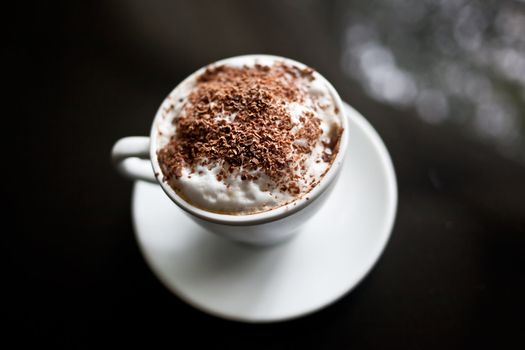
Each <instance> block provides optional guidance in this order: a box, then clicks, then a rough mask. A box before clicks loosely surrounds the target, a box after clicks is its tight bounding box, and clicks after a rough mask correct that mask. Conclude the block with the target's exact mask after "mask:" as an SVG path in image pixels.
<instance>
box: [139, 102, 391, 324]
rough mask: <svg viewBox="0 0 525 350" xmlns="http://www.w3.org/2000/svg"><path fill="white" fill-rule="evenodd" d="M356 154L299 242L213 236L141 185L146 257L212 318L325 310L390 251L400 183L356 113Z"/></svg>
mask: <svg viewBox="0 0 525 350" xmlns="http://www.w3.org/2000/svg"><path fill="white" fill-rule="evenodd" d="M347 114H348V117H349V119H350V124H349V125H350V139H349V145H348V156H347V159H345V164H344V167H343V169H342V172H341V175H340V178H339V179H338V183H337V185H336V187H335V188H334V191H333V192H332V193H331V195H330V198H328V200H327V202H326V204H325V205H324V207H323V208H321V210H320V211H319V212H318V213H317V214H316V216H315V217H314V218H312V219H311V221H310V222H309V223H308V224H307V227H305V228H304V229H303V230H302V231H301V232H300V233H299V234H298V235H297V236H295V237H294V238H293V239H292V240H290V241H288V242H285V243H283V244H281V245H277V246H273V247H269V248H254V247H250V246H244V245H240V244H237V243H233V242H230V241H228V240H226V239H224V238H222V237H219V236H216V235H213V234H211V233H208V232H205V231H204V230H203V229H201V228H200V227H199V226H197V225H196V224H195V223H193V221H191V220H190V219H189V218H188V217H187V216H186V214H184V213H183V212H182V210H180V209H179V208H177V206H176V205H175V204H174V203H172V202H171V200H170V199H169V198H168V197H167V196H166V195H165V194H164V192H162V190H161V189H160V187H159V186H157V185H153V184H149V183H145V182H137V183H136V184H135V187H134V190H133V203H132V214H133V221H134V227H135V232H136V234H137V240H138V243H139V245H140V247H141V249H142V252H143V254H144V256H145V258H146V260H147V262H148V263H149V265H150V267H151V269H152V270H153V271H154V273H155V274H156V275H157V277H158V278H159V279H160V280H161V281H162V282H163V283H164V284H165V285H166V287H168V288H169V289H170V290H171V291H173V293H175V294H176V295H177V296H179V297H180V298H181V299H183V300H185V301H186V302H188V303H189V304H191V305H193V306H194V307H196V308H198V309H200V310H202V311H205V312H207V313H210V314H213V315H216V316H219V317H222V318H227V319H232V320H237V321H244V322H271V321H282V320H287V319H291V318H296V317H299V316H303V315H306V314H309V313H312V312H314V311H317V310H319V309H321V308H323V307H325V306H327V305H329V304H331V303H333V302H334V301H336V300H337V299H339V298H341V297H342V296H343V295H345V294H346V293H347V292H348V291H350V290H351V289H352V288H353V287H354V286H355V285H356V284H357V283H358V282H359V281H361V279H362V278H363V277H364V276H365V275H366V274H367V273H368V271H370V269H371V268H372V266H373V265H374V264H375V262H376V261H377V259H378V258H379V256H380V255H381V253H382V251H383V249H384V247H385V245H386V243H387V241H388V238H389V237H390V232H391V230H392V226H393V223H394V217H395V213H396V206H397V186H396V179H395V174H394V169H393V167H392V162H391V160H390V156H389V154H388V152H387V150H386V148H385V146H384V144H383V142H382V141H381V139H380V138H379V136H378V134H377V133H376V132H375V130H374V129H373V128H372V126H370V124H369V123H368V122H367V121H366V120H365V119H364V118H363V117H362V116H361V115H360V114H359V113H358V112H356V111H355V110H354V109H352V108H350V107H348V108H347Z"/></svg>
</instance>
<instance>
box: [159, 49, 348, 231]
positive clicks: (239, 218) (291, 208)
mask: <svg viewBox="0 0 525 350" xmlns="http://www.w3.org/2000/svg"><path fill="white" fill-rule="evenodd" d="M257 58H259V59H262V60H270V61H274V62H275V61H284V62H286V63H289V64H292V65H295V66H298V67H300V68H307V66H306V65H305V64H303V63H301V62H298V61H295V60H293V59H290V58H286V57H282V56H276V55H266V54H251V55H241V56H233V57H229V58H225V59H221V60H219V61H216V62H213V63H211V64H207V65H206V66H204V67H201V68H200V69H198V70H196V71H195V72H193V73H192V74H190V75H189V76H188V77H186V78H185V79H184V80H183V81H181V82H180V83H179V84H177V86H175V88H174V89H173V90H172V91H171V92H170V93H169V94H168V96H166V98H165V99H164V100H163V101H162V103H161V104H160V107H159V109H158V110H157V113H156V114H155V118H154V119H153V123H152V127H151V132H150V159H151V163H152V167H153V171H154V173H155V177H156V179H157V182H158V183H159V184H160V186H161V188H162V190H163V191H164V192H165V193H166V194H167V195H168V197H169V198H170V199H171V200H172V201H173V202H174V203H175V204H176V205H177V206H179V207H180V208H181V209H183V210H184V211H185V212H187V213H189V214H191V215H193V216H195V217H197V218H200V219H202V220H205V221H208V222H212V223H216V224H223V225H231V226H241V225H242V226H244V225H259V224H264V223H268V222H272V221H276V220H279V219H282V218H285V217H287V216H290V215H292V214H294V213H296V212H298V211H301V210H302V209H304V208H306V207H307V206H308V205H310V204H311V203H313V202H315V200H316V199H318V198H319V197H320V196H321V194H322V193H324V192H325V191H326V189H327V188H328V187H329V185H330V183H332V181H334V179H335V177H336V175H337V173H338V171H339V169H340V168H341V165H342V163H343V160H344V156H345V154H346V150H347V146H348V135H349V130H348V119H347V116H346V114H345V109H344V105H343V102H342V100H341V97H340V96H339V94H338V93H337V91H336V89H335V88H334V87H333V86H332V84H331V83H330V82H329V81H328V80H327V79H326V78H325V77H323V76H322V75H321V74H320V73H319V72H317V71H315V70H314V72H313V74H314V76H315V77H316V78H318V79H321V80H322V81H323V82H324V83H325V84H326V86H327V88H328V90H329V91H330V94H331V95H332V97H333V99H334V101H335V104H336V108H338V110H339V113H340V114H341V124H342V127H343V132H342V134H341V140H340V143H339V150H338V152H337V155H336V157H335V159H334V160H333V162H332V165H331V166H330V168H329V169H328V171H327V172H326V173H325V174H324V176H323V177H322V178H321V180H320V181H319V183H318V184H317V185H316V186H315V187H314V188H313V189H312V190H310V192H308V193H306V194H305V195H303V196H302V197H301V198H298V199H296V200H294V201H292V202H290V203H288V204H284V205H281V206H279V207H276V208H273V209H269V210H266V211H263V212H259V213H254V214H239V215H234V214H221V213H215V212H211V211H207V210H204V209H201V208H198V207H196V206H194V205H192V204H190V203H188V202H187V201H186V200H184V199H183V198H182V197H180V196H179V195H178V194H177V193H176V192H175V190H173V188H171V186H170V185H169V184H168V183H166V182H165V181H163V180H162V177H163V175H162V170H161V168H160V165H159V163H158V159H157V136H158V132H157V125H158V123H159V120H160V118H161V117H162V114H163V113H162V109H163V106H164V104H165V103H166V101H167V100H168V99H169V97H170V96H172V95H175V93H176V92H177V91H178V90H179V89H180V88H181V86H184V85H185V84H188V83H189V82H190V81H191V80H193V79H194V78H195V77H196V76H198V75H200V74H202V73H203V72H204V71H205V70H206V68H208V67H212V66H217V65H223V64H228V63H231V62H232V61H235V60H245V59H248V60H255V59H257Z"/></svg>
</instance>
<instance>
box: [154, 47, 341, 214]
mask: <svg viewBox="0 0 525 350" xmlns="http://www.w3.org/2000/svg"><path fill="white" fill-rule="evenodd" d="M276 61H278V60H275V59H270V58H268V57H263V58H259V57H257V58H253V57H243V58H242V59H239V58H237V59H236V60H235V61H228V63H227V65H229V66H238V67H241V66H244V65H246V66H253V65H255V64H263V65H272V64H273V63H275V62H276ZM313 77H314V78H315V79H314V80H313V81H307V80H306V79H304V82H305V83H307V94H306V96H305V98H304V102H303V103H300V104H299V103H297V102H293V103H288V104H287V105H286V106H285V107H286V108H287V110H288V112H289V114H290V116H291V119H292V123H293V124H295V125H294V128H293V129H292V133H293V132H295V131H296V130H297V129H298V128H299V126H298V125H299V124H300V123H301V122H300V119H299V118H300V116H301V115H302V114H303V113H304V112H311V113H313V114H314V115H316V116H317V117H318V118H319V119H320V121H321V123H320V128H321V130H322V135H321V137H320V138H319V140H318V141H317V143H316V145H315V147H314V149H313V150H312V152H311V153H310V154H307V155H306V158H305V163H304V164H305V168H306V175H304V174H302V175H301V178H300V179H299V180H297V185H298V187H299V189H300V193H299V195H292V194H290V193H289V192H287V191H281V190H280V189H279V188H278V187H277V186H276V185H275V184H273V183H272V181H271V179H270V178H269V177H268V176H267V175H266V174H265V173H264V172H263V171H262V170H255V171H251V172H250V174H251V175H255V176H256V177H257V179H255V180H253V179H250V180H242V179H241V178H240V175H236V176H234V175H229V176H228V177H227V178H225V179H222V180H218V179H217V174H218V172H219V170H220V167H219V165H217V166H215V167H211V169H210V168H209V167H206V166H197V167H196V168H195V170H194V171H192V170H191V169H190V168H189V167H188V168H184V169H183V170H182V176H181V177H179V178H178V179H175V178H172V179H171V180H170V183H169V184H170V186H171V187H172V188H174V189H175V190H176V191H177V192H178V193H179V195H181V197H183V198H184V199H186V200H187V201H188V202H189V203H191V204H193V205H195V206H197V207H200V208H201V209H204V210H209V211H213V212H223V213H230V214H249V213H255V212H260V211H265V210H268V209H272V208H275V207H279V206H281V205H284V204H287V203H290V202H292V201H294V200H296V199H297V198H299V197H301V196H303V195H305V194H307V192H308V191H309V190H310V188H311V184H312V183H314V184H315V183H317V182H318V181H319V180H320V179H321V178H322V177H323V175H324V174H325V173H326V171H327V170H328V169H329V167H330V166H331V164H330V163H327V162H324V161H323V160H322V155H323V152H325V151H326V147H325V146H324V145H323V142H326V143H329V142H330V136H331V133H332V132H333V130H334V128H341V115H340V113H341V111H338V110H337V109H336V103H335V98H334V96H332V94H331V92H330V89H329V88H328V86H327V85H326V83H325V81H324V80H323V79H322V78H320V77H319V75H318V74H317V73H315V72H314V75H313ZM194 78H195V77H194ZM195 85H196V81H195V79H190V80H189V81H185V82H184V83H183V84H181V85H180V86H179V87H178V88H177V89H176V90H174V91H173V92H172V94H170V96H168V98H167V99H166V100H165V102H164V104H163V106H162V107H161V113H162V115H161V117H160V118H159V119H158V120H157V125H156V128H157V130H158V135H157V138H156V143H157V149H161V148H163V147H164V146H166V145H167V144H168V142H169V141H170V138H171V136H172V135H174V134H175V131H176V130H175V126H174V125H173V120H174V118H177V117H180V118H184V107H185V104H186V103H189V102H187V97H188V95H189V94H190V92H191V91H192V89H193V88H194V87H195ZM217 118H221V119H224V120H225V121H226V122H227V123H231V122H233V120H235V115H220V116H217ZM294 142H295V143H297V144H301V142H305V141H304V140H301V139H297V140H295V141H294ZM299 171H300V169H299V170H298V171H296V173H297V174H299Z"/></svg>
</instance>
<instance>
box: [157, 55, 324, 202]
mask: <svg viewBox="0 0 525 350" xmlns="http://www.w3.org/2000/svg"><path fill="white" fill-rule="evenodd" d="M304 78H306V79H308V80H311V79H314V78H313V70H312V69H311V68H305V69H300V68H298V67H293V66H289V65H286V64H284V63H276V64H274V65H272V66H264V65H255V66H253V67H247V66H244V67H232V66H216V67H211V68H207V69H206V70H205V71H204V73H203V74H201V75H200V76H199V77H198V78H197V85H196V87H195V89H194V90H193V91H192V92H191V93H190V95H189V96H188V102H189V103H187V104H185V106H184V108H183V110H182V113H181V115H180V117H179V118H174V120H173V123H174V124H175V126H176V133H175V135H173V136H172V137H171V139H170V141H169V143H168V144H167V145H166V146H165V147H164V148H162V149H160V150H159V151H158V159H159V164H160V165H161V168H162V171H163V173H164V178H165V180H168V179H170V178H172V177H175V178H180V177H181V176H182V169H184V168H189V169H190V170H191V172H194V171H196V170H195V169H196V166H199V165H200V166H207V167H208V168H209V169H211V168H212V167H214V166H216V165H217V164H218V165H222V166H221V170H220V171H219V172H218V174H217V179H218V180H219V181H221V180H225V179H226V178H227V177H228V176H230V175H232V174H233V175H240V176H241V179H243V180H245V179H248V180H249V179H254V177H253V176H252V175H250V174H249V173H250V171H256V170H262V171H263V172H264V173H265V174H266V175H267V176H268V177H269V178H270V179H271V180H272V181H273V182H275V183H276V184H278V185H280V186H282V187H281V188H283V189H286V190H287V191H289V192H290V193H291V194H298V193H299V192H300V188H299V187H298V185H297V183H296V182H295V181H294V179H295V178H297V175H296V174H295V171H294V169H297V168H298V167H299V168H300V169H302V170H304V169H305V165H304V159H305V157H304V156H303V155H304V154H308V153H310V152H311V151H312V149H313V148H314V147H315V144H316V142H317V141H318V140H319V137H320V136H321V134H322V130H321V128H320V120H319V118H318V117H317V116H315V115H314V114H313V113H311V112H307V113H304V114H303V115H302V116H301V117H300V120H301V124H300V128H298V130H296V131H295V132H294V133H292V129H293V128H294V124H293V123H292V119H291V116H290V115H289V112H288V111H287V109H286V105H287V104H288V103H291V102H299V103H300V102H302V101H304V94H305V92H304V91H303V90H301V89H300V84H297V80H298V79H304ZM325 154H326V153H324V154H323V160H325ZM327 156H328V155H327ZM330 158H331V157H330ZM325 161H326V160H325Z"/></svg>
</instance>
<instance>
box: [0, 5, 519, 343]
mask: <svg viewBox="0 0 525 350" xmlns="http://www.w3.org/2000/svg"><path fill="white" fill-rule="evenodd" d="M8 16H9V17H11V18H9V20H8V21H7V22H6V23H7V28H6V33H7V34H8V40H7V42H6V45H5V51H6V53H5V56H6V58H7V60H8V61H9V66H8V69H7V72H6V75H7V77H8V79H9V80H8V83H9V84H10V86H11V90H12V91H14V92H15V94H13V97H12V98H11V99H10V103H9V106H10V107H11V110H9V114H8V115H15V116H16V119H17V122H18V120H20V121H22V122H21V123H20V124H19V125H18V127H15V128H13V130H14V131H13V132H12V136H13V137H14V139H15V142H16V144H17V145H19V151H18V153H17V155H16V160H15V161H16V166H17V168H18V171H17V172H16V174H15V172H12V174H10V175H8V180H9V181H10V182H19V181H21V182H22V183H23V184H24V186H23V187H22V186H7V187H8V188H6V193H7V195H8V200H9V201H10V203H13V206H12V207H14V213H13V215H12V216H11V218H12V219H14V220H15V225H14V227H15V228H14V233H13V234H12V235H6V237H4V238H3V239H4V240H6V257H7V259H8V265H7V266H8V270H9V272H8V275H9V277H10V278H11V279H12V281H13V282H12V283H10V284H9V288H8V289H9V291H10V292H12V295H11V298H12V299H10V300H13V302H12V303H11V306H12V307H13V312H12V313H9V319H10V320H11V321H12V324H13V325H14V326H15V329H16V330H17V331H18V332H20V335H22V337H20V338H19V339H21V340H22V341H28V340H37V341H40V342H42V343H51V344H54V345H56V346H59V347H68V348H71V347H79V348H89V347H94V346H96V345H97V344H99V342H100V340H101V339H111V340H112V341H113V342H115V343H117V344H124V343H127V342H130V341H131V342H133V343H137V342H140V341H143V342H149V341H151V340H152V339H153V340H156V341H160V342H168V343H170V344H179V345H180V344H181V343H179V342H180V341H182V340H191V341H192V342H193V343H194V344H208V343H210V344H211V343H212V342H213V344H216V345H219V344H222V345H224V344H229V345H231V346H234V345H237V343H239V344H242V343H243V342H244V344H246V342H248V341H249V342H250V343H248V344H250V346H251V345H252V344H253V342H254V341H255V342H256V344H255V345H254V346H255V347H258V346H260V347H268V346H272V347H274V348H280V347H282V348H284V347H287V348H289V347H290V346H300V345H301V344H309V345H311V346H315V347H316V348H339V347H347V348H348V347H350V346H358V347H359V348H377V347H380V348H381V347H383V348H384V347H386V346H388V345H390V346H392V345H394V346H396V347H398V346H399V347H401V346H403V347H405V348H422V347H424V348H443V347H445V346H446V347H447V348H462V347H463V348H464V347H467V346H474V345H480V346H487V345H492V346H499V347H501V346H507V347H509V346H511V345H512V346H516V345H521V346H523V345H525V344H524V340H523V337H520V334H521V335H523V331H524V330H525V322H524V321H523V316H522V315H523V314H524V312H525V301H524V300H523V295H524V294H525V282H524V276H525V253H524V251H525V205H524V204H523V198H525V2H524V1H519V0H515V1H510V0H509V1H496V0H494V1H492V0H486V1H481V0H480V1H476V0H470V1H469V0H394V1H388V0H374V1H364V0H363V1H353V0H352V1H342V0H329V1H326V0H325V1H322V0H302V1H299V0H283V1H168V0H162V1H161V0H152V1H148V2H145V1H138V0H128V1H123V0H110V1H105V2H98V3H94V2H89V3H88V2H86V3H80V2H68V3H64V4H61V3H52V4H47V3H36V4H31V5H30V4H25V3H24V4H20V5H18V8H17V9H15V10H14V11H10V12H9V15H8ZM248 53H267V54H276V55H281V56H287V57H290V58H293V59H296V60H298V61H301V62H304V63H306V64H308V65H310V66H311V67H313V68H315V69H316V70H318V71H319V72H320V73H321V74H323V75H324V76H325V77H327V78H328V80H330V81H331V82H332V83H333V85H334V86H335V87H336V89H337V90H338V91H339V92H340V94H341V96H342V97H343V99H344V100H346V101H347V102H348V103H350V104H351V105H352V106H354V107H355V108H356V109H357V110H359V111H360V112H361V113H362V114H363V115H364V116H365V117H366V118H367V119H368V120H369V122H370V123H371V124H372V125H373V126H374V127H375V128H376V130H377V131H378V132H379V134H380V135H381V137H382V138H383V140H384V142H385V144H386V145H387V147H388V149H389V151H390V153H391V156H392V159H393V162H394V167H395V169H396V173H397V177H398V185H399V195H400V197H399V210H398V216H397V221H396V226H395V229H394V232H393V236H392V239H391V241H390V243H389V245H388V246H387V249H386V251H385V254H384V255H383V257H382V258H381V260H380V261H379V263H378V265H377V266H376V267H375V268H374V270H373V271H372V273H371V274H370V275H369V277H368V278H367V279H366V280H365V281H364V282H363V283H362V284H361V285H360V286H359V287H358V288H357V289H356V290H355V291H354V292H352V293H351V294H350V295H348V296H347V297H345V298H344V299H343V300H341V301H339V302H338V303H336V304H335V305H333V306H331V307H329V308H328V309H326V310H323V311H321V312H320V313H317V314H315V315H312V316H309V317H307V318H305V319H301V320H297V321H293V322H289V323H284V324H277V325H267V326H263V327H258V326H250V325H241V324H237V323H232V322H226V321H222V320H218V319H215V318H213V317H211V316H207V315H204V314H202V313H200V312H199V311H196V310H194V309H193V308H191V307H189V306H187V305H186V304H184V303H183V302H182V301H180V300H178V299H177V298H176V297H174V296H173V295H171V294H170V293H169V292H168V291H167V290H165V289H164V287H163V286H162V285H161V284H160V283H159V282H158V281H157V280H156V279H155V278H154V277H153V275H152V274H151V272H150V271H149V270H148V268H147V267H146V265H145V263H144V261H143V260H142V257H141V254H140V252H139V249H138V247H137V244H136V242H135V239H134V236H133V231H132V227H131V217H130V196H131V186H132V184H131V183H129V182H126V181H124V180H123V179H121V178H120V177H119V176H118V175H117V174H116V173H115V172H114V170H113V169H112V168H111V166H110V164H109V151H110V148H111V146H112V144H113V142H114V141H116V140H117V139H118V138H120V137H124V136H129V135H146V134H147V133H148V132H149V127H150V123H151V120H152V118H153V115H154V113H155V111H156V109H157V108H158V106H159V104H160V102H161V101H162V100H163V98H164V96H166V95H167V94H168V92H169V91H170V90H171V89H172V88H173V87H174V86H175V85H176V84H177V83H178V82H179V81H181V80H182V79H183V78H184V77H186V76H187V75H189V74H190V73H192V72H193V71H195V70H196V69H198V68H200V67H201V66H203V65H206V64H208V63H210V62H213V61H216V60H218V59H221V58H225V57H230V56H235V55H239V54H248ZM10 78H12V82H11V79H10ZM27 184H30V186H29V187H27V186H26V185H27ZM29 195H31V197H32V198H34V200H32V201H31V202H30V204H29V203H28V200H27V197H28V196H29ZM11 209H12V208H11ZM28 211H29V212H30V213H32V214H31V216H30V217H29V218H28V216H27V213H28ZM191 329H199V330H200V331H201V332H202V333H203V334H206V336H205V337H203V338H199V339H195V338H192V337H190V336H189V333H188V332H189V331H190V330H191ZM16 334H18V333H16ZM208 334H209V336H208ZM179 347H180V346H179Z"/></svg>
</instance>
